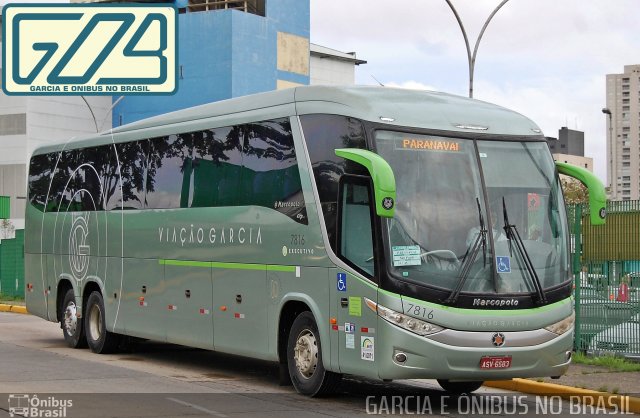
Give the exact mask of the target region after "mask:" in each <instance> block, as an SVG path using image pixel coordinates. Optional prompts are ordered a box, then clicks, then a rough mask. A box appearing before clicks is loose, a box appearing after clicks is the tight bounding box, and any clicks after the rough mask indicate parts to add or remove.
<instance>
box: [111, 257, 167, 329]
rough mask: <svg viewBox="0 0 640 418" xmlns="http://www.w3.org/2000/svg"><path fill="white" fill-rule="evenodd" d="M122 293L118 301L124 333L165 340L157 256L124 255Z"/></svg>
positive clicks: (162, 288)
mask: <svg viewBox="0 0 640 418" xmlns="http://www.w3.org/2000/svg"><path fill="white" fill-rule="evenodd" d="M123 265H124V278H123V283H124V285H123V292H122V293H123V297H122V300H121V304H120V312H119V316H120V315H121V316H122V318H118V322H120V321H123V324H124V329H125V332H126V333H127V335H133V336H136V337H142V338H150V339H153V340H159V341H164V340H165V337H166V330H165V329H166V327H165V324H164V321H163V320H162V319H163V318H166V310H167V305H166V304H165V303H164V302H165V295H164V293H165V284H164V279H163V278H164V266H163V265H161V264H160V263H159V262H158V260H157V259H136V258H125V259H124V260H123Z"/></svg>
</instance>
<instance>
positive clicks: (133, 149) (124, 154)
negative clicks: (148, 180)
mask: <svg viewBox="0 0 640 418" xmlns="http://www.w3.org/2000/svg"><path fill="white" fill-rule="evenodd" d="M116 150H117V152H118V161H119V162H120V170H119V178H120V181H121V182H122V193H118V191H117V190H116V191H115V192H114V193H111V194H110V195H109V196H107V197H108V199H107V201H106V205H105V207H106V209H107V210H113V209H142V208H143V203H144V180H145V171H146V165H147V153H148V152H149V147H148V142H147V140H142V141H135V142H125V143H121V144H116ZM116 187H118V188H119V187H120V185H119V184H118V185H117V186H116Z"/></svg>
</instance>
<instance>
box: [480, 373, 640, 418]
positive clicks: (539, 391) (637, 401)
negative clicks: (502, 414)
mask: <svg viewBox="0 0 640 418" xmlns="http://www.w3.org/2000/svg"><path fill="white" fill-rule="evenodd" d="M484 385H485V386H489V387H492V388H498V389H506V390H512V391H515V392H523V393H530V394H533V395H555V396H560V397H561V398H563V399H569V398H571V399H572V400H574V399H576V398H577V400H578V402H580V403H582V404H586V405H592V406H593V407H594V408H595V407H598V408H608V409H616V410H617V411H618V412H619V413H624V412H633V413H636V414H640V398H635V397H632V396H626V395H615V394H612V393H606V392H598V391H595V390H589V389H580V388H574V387H572V386H564V385H558V384H555V383H541V382H534V381H532V380H528V379H512V380H494V381H487V382H485V383H484Z"/></svg>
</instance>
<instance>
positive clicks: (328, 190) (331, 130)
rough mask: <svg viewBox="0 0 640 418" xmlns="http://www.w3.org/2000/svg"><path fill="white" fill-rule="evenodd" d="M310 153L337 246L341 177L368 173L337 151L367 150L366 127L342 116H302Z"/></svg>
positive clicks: (329, 230) (329, 231)
mask: <svg viewBox="0 0 640 418" xmlns="http://www.w3.org/2000/svg"><path fill="white" fill-rule="evenodd" d="M300 120H301V122H302V129H303V131H304V136H305V139H306V142H307V149H308V150H309V157H310V159H311V165H312V167H313V176H314V178H315V180H316V186H317V188H318V195H319V197H320V204H321V206H322V212H323V214H324V221H325V225H326V227H327V235H328V237H329V243H330V244H331V248H332V249H333V250H334V252H337V251H336V249H337V246H336V214H337V208H338V205H337V201H338V182H339V181H340V176H341V175H342V174H344V173H348V174H367V173H366V170H365V169H364V168H363V167H362V166H361V165H359V164H355V163H353V162H351V161H347V160H345V159H343V158H340V157H338V156H337V155H336V154H335V149H336V148H362V149H366V148H367V145H366V140H365V133H364V127H363V126H362V123H361V122H360V121H359V120H358V119H354V118H348V117H345V116H338V115H304V116H301V117H300Z"/></svg>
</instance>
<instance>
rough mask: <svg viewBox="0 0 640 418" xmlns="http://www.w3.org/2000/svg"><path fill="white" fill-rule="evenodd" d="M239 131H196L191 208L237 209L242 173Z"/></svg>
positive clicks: (231, 128) (225, 128)
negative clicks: (231, 207)
mask: <svg viewBox="0 0 640 418" xmlns="http://www.w3.org/2000/svg"><path fill="white" fill-rule="evenodd" d="M239 131H240V128H239V127H238V126H234V127H223V128H215V129H208V130H205V131H198V132H193V133H191V134H190V135H192V137H193V142H194V147H195V155H194V159H193V162H192V167H193V168H192V174H191V188H192V200H191V205H190V206H191V207H216V206H218V207H219V206H235V205H237V204H238V200H239V191H238V185H239V183H240V177H241V174H242V142H241V139H242V137H241V135H240V132H239Z"/></svg>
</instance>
